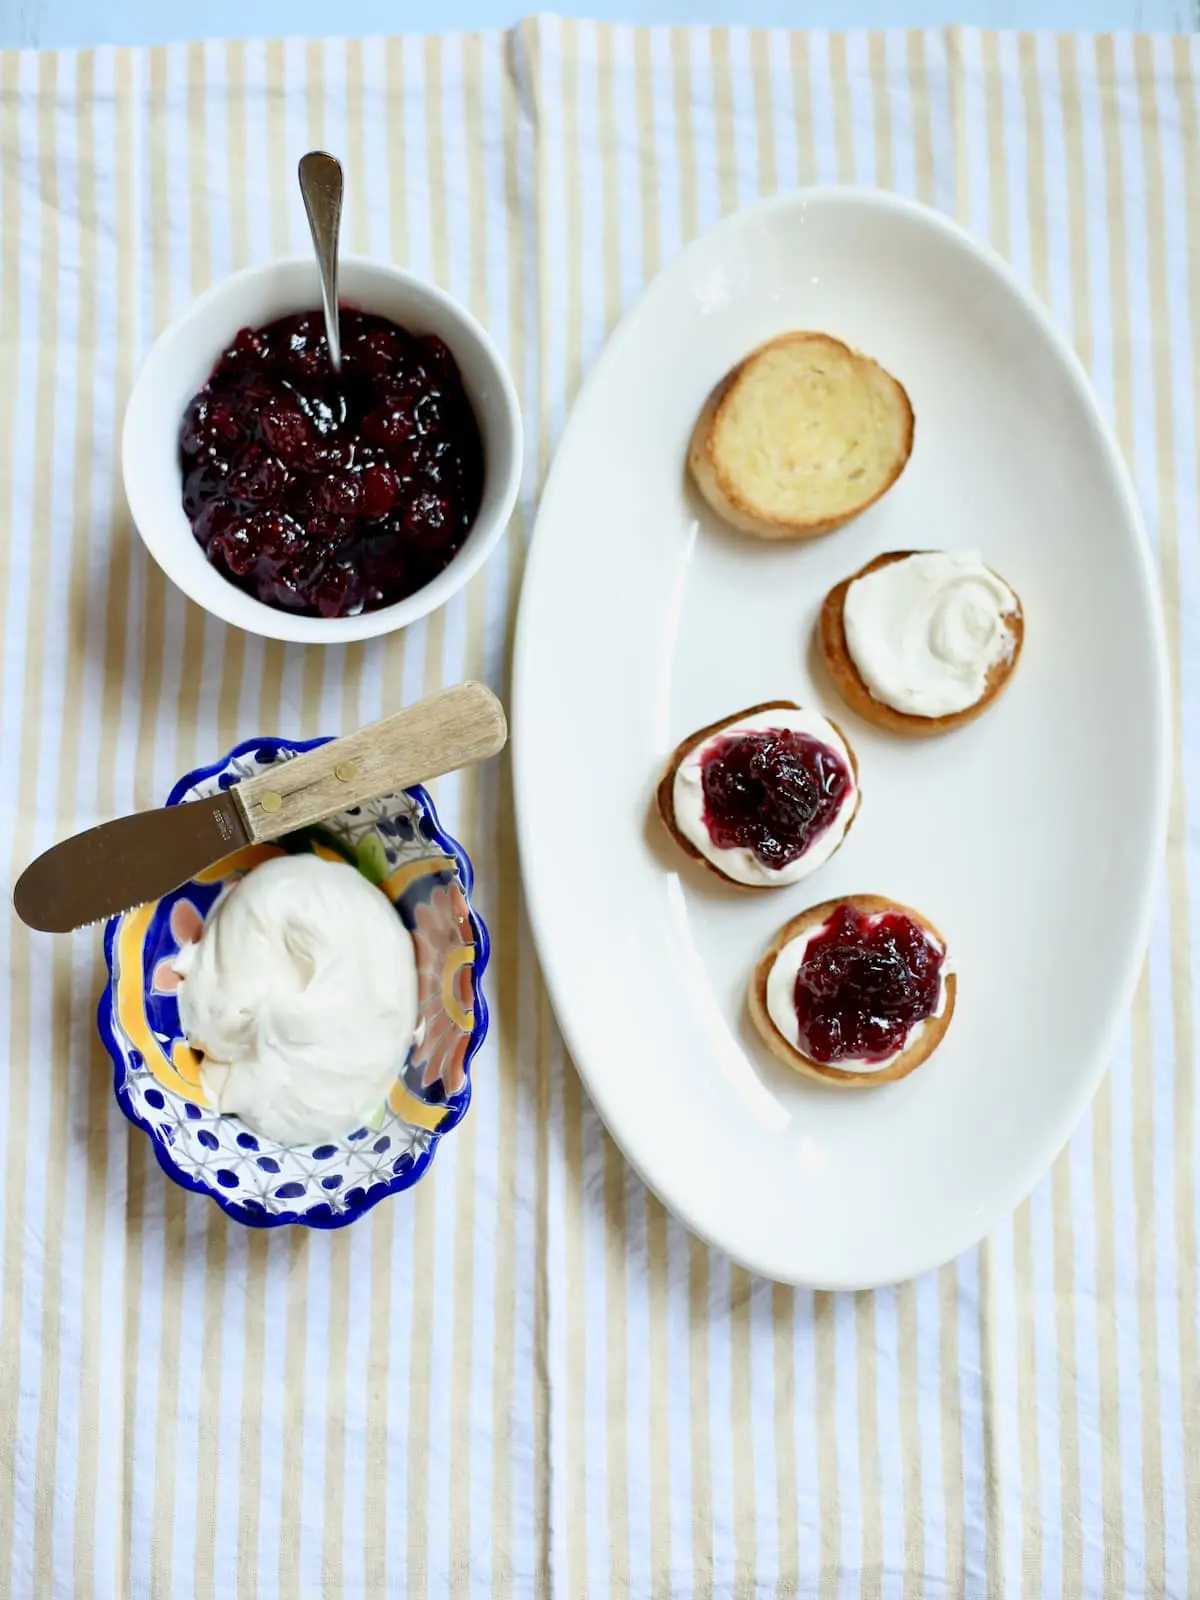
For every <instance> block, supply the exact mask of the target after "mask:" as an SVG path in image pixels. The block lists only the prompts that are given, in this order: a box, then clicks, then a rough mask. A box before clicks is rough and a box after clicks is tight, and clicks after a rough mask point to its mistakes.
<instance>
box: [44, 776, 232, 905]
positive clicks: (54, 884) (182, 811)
mask: <svg viewBox="0 0 1200 1600" xmlns="http://www.w3.org/2000/svg"><path fill="white" fill-rule="evenodd" d="M249 842H250V832H249V830H248V828H247V827H246V823H245V820H244V818H243V816H242V811H241V807H240V806H239V805H238V802H237V800H236V799H235V798H234V796H233V794H232V793H230V792H228V791H226V792H225V793H223V794H219V795H213V796H211V797H210V798H208V799H205V800H189V801H188V802H187V803H186V804H185V805H180V806H163V807H162V808H161V809H159V810H157V811H139V812H137V813H136V814H135V815H134V816H132V817H118V818H117V819H116V821H115V822H102V823H101V824H100V826H99V827H98V828H89V829H88V830H87V832H86V833H77V834H76V835H75V836H74V838H72V839H64V840H63V842H62V844H56V845H54V846H53V847H52V848H51V849H49V850H47V851H46V852H45V854H44V855H40V856H38V858H37V860H36V861H33V862H31V863H30V865H29V866H27V867H26V868H25V871H24V872H23V873H22V874H21V876H20V877H19V878H18V879H17V886H16V888H15V889H14V890H13V904H14V905H15V906H16V909H17V915H18V916H19V917H20V919H21V921H22V922H24V923H27V924H28V925H29V927H31V928H38V929H40V930H41V931H42V932H43V933H66V932H67V931H68V929H70V928H82V927H84V926H85V925H86V924H87V923H89V922H98V921H99V920H100V919H101V918H102V917H111V916H113V915H115V914H116V913H117V912H118V911H126V910H128V909H129V907H130V906H139V905H143V904H144V903H145V902H146V901H147V900H157V899H158V897H159V896H160V895H164V894H168V893H169V892H170V891H171V890H172V889H178V887H179V885H180V884H181V883H186V882H187V881H188V879H189V878H194V877H195V875H196V873H197V872H200V871H201V870H202V869H203V868H204V867H208V866H211V865H212V864H213V862H215V861H220V860H221V858H222V857H223V856H227V855H230V854H231V853H232V852H233V851H234V850H238V849H240V848H241V847H242V845H244V844H249Z"/></svg>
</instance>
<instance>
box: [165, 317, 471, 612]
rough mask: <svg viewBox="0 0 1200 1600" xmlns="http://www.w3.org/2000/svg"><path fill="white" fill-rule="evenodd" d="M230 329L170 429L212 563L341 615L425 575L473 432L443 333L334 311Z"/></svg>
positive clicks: (457, 527) (414, 584)
mask: <svg viewBox="0 0 1200 1600" xmlns="http://www.w3.org/2000/svg"><path fill="white" fill-rule="evenodd" d="M341 331H342V370H341V372H340V373H339V374H337V375H336V376H335V375H334V373H333V372H332V371H331V370H330V367H329V352H328V348H327V345H326V342H325V325H324V320H323V318H322V316H321V313H320V312H319V311H309V312H305V313H303V314H302V315H299V316H292V317H284V318H282V319H281V320H280V321H279V322H272V323H270V324H269V325H268V326H267V327H265V328H257V329H252V328H243V329H242V331H241V332H240V333H239V334H238V336H237V338H236V339H235V340H234V341H233V344H232V345H231V346H230V347H229V349H228V350H226V352H225V353H224V355H223V356H222V357H221V359H220V360H219V361H218V362H217V365H216V367H215V369H214V370H213V374H212V377H211V378H210V379H209V380H208V382H207V383H206V384H205V385H204V388H203V389H201V391H200V393H199V394H198V395H196V397H195V399H194V400H193V401H192V402H191V404H190V405H189V406H188V408H187V411H186V413H185V415H184V418H183V424H182V426H181V428H180V431H179V456H180V466H181V468H182V472H183V509H184V511H185V513H186V514H187V517H188V520H189V521H190V522H191V524H192V531H193V533H194V534H195V536H196V538H197V539H198V540H199V542H200V544H201V545H203V547H204V550H205V553H206V554H207V556H208V559H209V560H210V561H211V562H212V564H213V566H214V567H216V568H217V569H218V571H220V572H222V573H224V575H225V576H226V577H227V578H229V579H230V580H231V581H232V582H233V583H236V584H237V585H238V586H239V587H240V588H242V589H245V590H246V591H247V592H248V593H250V594H253V595H256V596H257V597H258V599H260V600H262V601H263V602H264V603H265V604H266V605H269V606H276V607H279V608H281V609H283V610H287V611H295V612H300V613H302V614H305V615H308V616H321V617H347V616H353V615H355V614H356V613H357V612H359V611H363V610H368V611H370V610H374V609H375V608H376V607H378V606H386V605H391V604H392V602H393V601H396V600H402V599H403V598H404V597H405V596H406V595H410V594H412V593H414V592H415V591H416V590H417V589H420V588H421V587H423V585H425V584H426V583H428V582H429V580H430V579H431V578H433V577H434V576H436V574H437V573H439V572H440V571H441V570H442V568H443V567H444V566H445V565H446V564H447V562H448V561H449V560H450V558H451V557H452V556H453V555H454V553H455V551H456V550H458V548H459V547H460V545H461V544H462V542H463V540H464V539H465V538H466V536H467V533H468V532H469V530H470V527H471V524H472V523H473V522H474V520H475V516H476V513H477V512H478V510H479V500H480V495H481V493H482V489H483V444H482V441H481V439H480V436H479V426H478V424H477V422H476V420H475V415H474V413H473V412H472V410H471V403H470V401H469V400H468V399H467V396H466V393H465V391H464V389H463V384H462V377H461V375H460V373H459V370H458V364H457V363H456V361H455V359H454V357H453V356H452V355H451V353H450V351H449V349H448V348H447V347H446V345H445V344H443V342H442V341H441V340H440V339H438V338H437V337H435V336H434V335H429V336H426V337H420V338H419V337H417V336H416V335H414V334H411V333H408V332H407V331H406V330H405V329H404V328H401V327H398V326H397V325H396V324H395V323H394V322H386V321H385V320H384V319H383V318H382V317H373V316H369V315H367V313H365V312H361V311H347V310H345V309H343V310H342V313H341Z"/></svg>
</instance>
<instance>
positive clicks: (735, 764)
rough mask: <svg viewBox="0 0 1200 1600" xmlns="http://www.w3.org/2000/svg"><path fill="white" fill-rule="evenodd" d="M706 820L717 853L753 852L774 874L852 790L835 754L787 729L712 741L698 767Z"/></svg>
mask: <svg viewBox="0 0 1200 1600" xmlns="http://www.w3.org/2000/svg"><path fill="white" fill-rule="evenodd" d="M700 780H701V785H702V787H703V790H704V822H705V826H706V827H707V828H708V831H709V835H710V836H711V838H712V841H713V843H714V844H715V845H717V846H718V847H719V848H720V849H722V850H730V849H734V848H735V847H737V846H738V845H741V846H743V847H744V848H745V849H747V850H752V851H753V852H754V854H755V855H756V856H757V857H758V859H759V860H760V861H761V862H762V863H763V865H764V866H767V867H772V868H774V869H776V870H778V869H779V868H781V867H786V866H787V865H788V864H789V862H792V861H795V860H796V859H797V857H798V856H802V855H803V854H804V852H805V851H806V850H807V849H808V847H809V845H810V844H812V842H813V840H814V839H815V838H816V837H817V836H818V834H821V833H824V831H825V829H826V828H827V827H828V826H829V824H830V823H831V822H832V821H833V819H834V817H835V816H836V815H837V813H838V810H839V808H840V807H841V805H842V803H843V801H845V800H846V799H847V798H848V796H849V794H850V792H851V790H852V787H853V779H852V778H851V776H850V771H849V768H848V767H847V766H846V763H845V762H844V761H843V760H842V759H841V757H840V756H839V755H838V754H837V752H836V751H835V750H832V749H830V747H829V746H828V745H827V744H822V743H821V742H820V741H819V740H817V739H813V738H811V737H810V736H809V735H808V734H806V733H796V732H794V731H792V730H791V729H790V728H769V729H765V730H763V731H760V732H754V733H734V734H729V735H725V736H722V737H718V738H716V739H714V740H713V741H712V742H711V743H710V744H708V745H707V746H706V747H705V750H704V754H703V755H702V757H701V763H700Z"/></svg>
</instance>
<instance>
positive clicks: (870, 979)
mask: <svg viewBox="0 0 1200 1600" xmlns="http://www.w3.org/2000/svg"><path fill="white" fill-rule="evenodd" d="M944 961H945V952H944V951H942V950H940V949H939V948H938V946H937V945H936V944H935V943H934V941H933V940H932V939H931V938H930V937H929V935H928V934H927V933H926V932H925V930H924V928H922V927H921V926H920V925H919V924H918V923H916V922H914V921H913V919H912V918H911V917H908V916H905V915H904V914H903V913H902V912H898V911H897V912H886V913H885V914H884V915H883V916H879V917H867V916H864V915H863V914H862V912H860V911H857V910H856V909H855V908H854V907H853V906H849V905H841V906H839V907H838V908H837V910H836V911H835V912H834V914H833V916H832V917H831V918H830V919H829V922H828V924H827V925H826V926H825V928H824V929H823V930H822V931H821V932H820V933H819V934H818V935H817V936H816V938H814V939H812V940H811V941H810V943H809V945H808V948H807V949H806V950H805V952H804V961H803V963H802V965H801V967H800V971H799V972H798V973H797V974H796V992H795V999H796V1020H797V1022H798V1024H799V1037H800V1048H801V1049H802V1050H803V1051H804V1054H805V1055H806V1056H808V1057H810V1058H811V1059H812V1060H813V1061H819V1062H822V1063H825V1064H830V1065H832V1064H835V1063H837V1062H839V1061H845V1060H847V1059H858V1060H861V1061H883V1060H886V1058H887V1057H888V1056H891V1055H894V1054H895V1053H896V1051H898V1050H900V1049H902V1048H903V1046H904V1042H905V1040H906V1039H907V1038H908V1035H909V1032H910V1031H911V1030H912V1029H913V1028H915V1027H916V1026H917V1024H918V1023H919V1022H924V1021H925V1020H926V1018H928V1017H931V1016H933V1014H934V1013H935V1012H936V1010H937V1008H938V1001H939V999H940V997H941V990H942V965H943V963H944Z"/></svg>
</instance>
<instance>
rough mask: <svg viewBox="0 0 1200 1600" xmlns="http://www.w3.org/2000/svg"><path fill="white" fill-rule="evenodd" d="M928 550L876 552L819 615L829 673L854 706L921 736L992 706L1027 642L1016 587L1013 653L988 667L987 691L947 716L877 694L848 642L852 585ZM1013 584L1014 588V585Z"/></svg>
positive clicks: (894, 728) (867, 717) (895, 729)
mask: <svg viewBox="0 0 1200 1600" xmlns="http://www.w3.org/2000/svg"><path fill="white" fill-rule="evenodd" d="M925 553H926V552H924V551H920V550H892V551H889V553H888V554H887V555H883V556H876V557H875V559H874V561H868V562H867V564H866V566H865V567H861V568H860V569H859V570H858V571H857V572H855V573H852V574H851V575H850V577H848V578H846V579H844V580H843V582H841V583H839V584H837V585H835V587H834V588H832V589H831V590H830V591H829V593H828V594H827V595H826V596H825V600H824V603H823V605H822V606H821V614H820V616H819V618H818V619H817V633H818V638H819V640H820V644H821V654H822V655H823V656H824V658H825V665H826V667H827V668H828V669H829V676H830V677H831V678H832V679H833V682H834V687H835V688H836V689H837V691H838V693H839V694H840V695H841V697H842V699H843V700H844V701H845V702H846V704H847V705H848V706H849V707H850V709H851V711H857V712H858V714H859V716H860V717H862V718H863V719H864V721H866V722H873V723H874V724H875V726H876V727H878V728H886V729H887V730H888V732H889V733H900V734H904V735H905V736H906V737H909V738H917V739H928V738H931V737H933V736H934V735H936V734H939V733H949V732H950V731H951V729H953V728H961V727H962V726H963V724H964V723H966V722H973V721H974V720H975V718H976V717H977V716H979V715H980V714H981V713H982V712H984V711H986V710H987V708H988V707H989V706H990V705H991V704H992V702H993V701H994V700H995V699H997V698H998V697H999V695H1000V694H1001V693H1002V692H1003V690H1004V687H1005V685H1006V684H1007V683H1008V680H1009V679H1010V678H1011V677H1012V675H1013V669H1014V668H1015V667H1016V664H1017V661H1018V659H1019V658H1020V654H1021V646H1022V644H1023V643H1024V642H1025V617H1024V613H1023V612H1022V610H1021V600H1020V596H1019V595H1017V593H1016V591H1015V590H1013V596H1014V598H1015V599H1016V602H1017V609H1016V611H1014V612H1013V613H1012V617H1011V627H1012V635H1013V647H1012V653H1011V654H1010V655H1008V656H1007V657H1006V658H1005V659H1004V660H1003V661H998V662H997V663H996V665H995V666H994V667H993V668H992V669H991V671H990V672H989V673H988V675H987V680H986V683H985V686H984V691H983V693H982V694H981V695H980V697H979V699H978V700H976V701H974V702H973V704H971V705H969V706H967V707H965V708H964V709H963V710H962V711H954V712H951V713H950V715H948V716H945V717H919V716H914V715H913V714H912V713H911V712H908V711H897V710H896V708H895V707H894V706H888V705H884V703H883V701H882V700H877V699H876V698H875V696H874V695H873V694H872V693H871V691H870V689H868V688H867V686H866V684H865V682H864V681H863V678H862V675H861V674H860V672H859V670H858V668H857V667H856V666H855V664H854V657H853V656H852V655H851V654H850V648H849V646H848V644H847V643H846V621H845V608H846V595H847V592H848V591H849V588H850V585H851V584H852V583H854V582H856V581H857V580H858V579H859V578H865V577H866V576H867V574H868V573H869V572H876V571H878V569H879V568H880V567H889V566H891V565H892V563H893V562H894V561H906V560H907V559H908V557H909V556H915V555H922V554H925ZM1009 587H1010V588H1011V585H1009Z"/></svg>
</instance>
